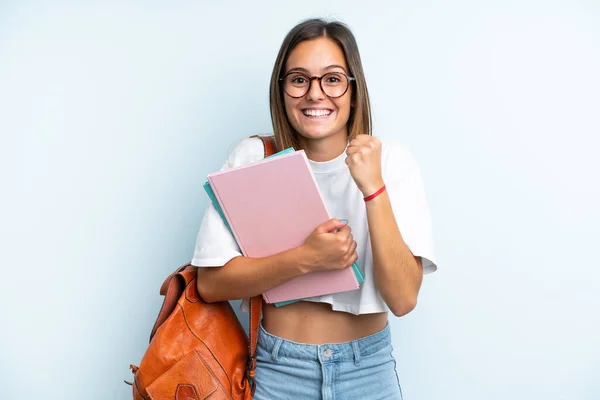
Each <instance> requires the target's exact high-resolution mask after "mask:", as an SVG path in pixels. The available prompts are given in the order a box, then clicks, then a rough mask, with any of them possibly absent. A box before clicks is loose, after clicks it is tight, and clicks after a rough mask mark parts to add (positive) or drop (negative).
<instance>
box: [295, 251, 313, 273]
mask: <svg viewBox="0 0 600 400" xmlns="http://www.w3.org/2000/svg"><path fill="white" fill-rule="evenodd" d="M290 253H291V256H292V259H293V260H294V265H295V266H296V268H297V269H298V271H299V272H300V274H301V275H304V274H308V273H310V272H312V271H313V263H311V260H312V259H313V257H311V256H310V250H309V249H308V248H307V247H306V245H305V244H302V245H300V246H298V247H296V248H294V249H292V250H290Z"/></svg>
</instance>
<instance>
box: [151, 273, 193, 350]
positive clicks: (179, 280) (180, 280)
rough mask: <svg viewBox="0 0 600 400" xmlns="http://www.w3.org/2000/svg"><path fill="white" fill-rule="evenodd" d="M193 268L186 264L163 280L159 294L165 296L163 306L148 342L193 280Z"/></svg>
mask: <svg viewBox="0 0 600 400" xmlns="http://www.w3.org/2000/svg"><path fill="white" fill-rule="evenodd" d="M195 271H196V270H195V268H194V267H193V266H192V265H191V264H190V263H187V264H185V265H183V266H181V267H179V268H177V269H176V270H175V271H174V272H173V273H172V274H171V275H169V276H168V277H167V279H165V281H164V282H163V284H162V286H161V287H160V294H161V295H162V296H165V299H164V300H163V304H162V306H161V307H160V312H159V313H158V318H156V322H154V327H153V328H152V332H150V341H152V338H153V337H154V335H155V334H156V331H157V330H158V328H159V327H160V326H161V325H162V324H163V322H165V321H166V319H167V318H169V315H171V313H172V312H173V310H174V309H175V305H176V304H177V302H178V301H179V298H180V297H181V295H182V294H183V291H184V290H185V288H186V287H187V285H188V284H189V283H190V282H191V281H192V280H193V279H194V278H195V275H196V273H195Z"/></svg>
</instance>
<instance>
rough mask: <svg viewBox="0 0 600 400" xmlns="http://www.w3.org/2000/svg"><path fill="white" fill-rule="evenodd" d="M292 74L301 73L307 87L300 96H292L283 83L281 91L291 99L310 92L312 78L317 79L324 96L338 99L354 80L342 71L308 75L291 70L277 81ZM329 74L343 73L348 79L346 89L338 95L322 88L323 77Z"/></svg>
mask: <svg viewBox="0 0 600 400" xmlns="http://www.w3.org/2000/svg"><path fill="white" fill-rule="evenodd" d="M292 74H298V75H302V76H304V77H305V78H306V79H307V80H308V88H307V89H306V93H304V94H303V95H302V96H292V95H291V94H289V93H288V92H287V91H286V90H285V85H281V88H282V89H283V91H284V92H285V94H287V95H288V96H290V97H291V98H293V99H300V98H302V97H304V96H306V95H307V94H308V92H310V87H311V86H312V82H313V81H314V80H317V81H318V82H319V87H320V88H321V91H322V92H323V93H324V94H325V96H327V97H329V98H330V99H338V98H340V97H342V96H343V95H345V94H346V92H347V91H348V88H349V87H350V82H354V81H356V78H354V77H353V76H348V75H346V74H345V73H343V72H328V73H326V74H323V75H321V76H308V75H306V74H305V73H302V72H298V71H291V72H288V73H287V74H285V75H284V76H283V77H281V78H279V82H284V81H285V78H287V77H288V76H289V75H292ZM330 74H339V75H344V76H345V77H346V79H347V80H348V84H347V85H346V90H344V93H342V94H340V95H339V96H330V95H328V94H327V92H325V90H324V89H323V77H325V76H327V75H330Z"/></svg>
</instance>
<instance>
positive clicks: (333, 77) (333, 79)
mask: <svg viewBox="0 0 600 400" xmlns="http://www.w3.org/2000/svg"><path fill="white" fill-rule="evenodd" d="M324 80H325V82H326V83H331V84H335V83H340V82H342V75H340V74H327V75H326V76H325V79H324Z"/></svg>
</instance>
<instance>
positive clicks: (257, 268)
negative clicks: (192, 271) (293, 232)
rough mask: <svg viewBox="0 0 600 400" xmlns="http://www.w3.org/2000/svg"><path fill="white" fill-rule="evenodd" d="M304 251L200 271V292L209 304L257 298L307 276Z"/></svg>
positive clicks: (235, 261)
mask: <svg viewBox="0 0 600 400" xmlns="http://www.w3.org/2000/svg"><path fill="white" fill-rule="evenodd" d="M302 251H303V250H302V248H301V247H297V248H295V249H292V250H289V251H286V252H283V253H279V254H276V255H273V256H269V257H264V258H248V257H236V258H234V259H232V260H231V261H229V262H228V263H227V264H225V265H224V266H222V267H203V268H198V281H197V285H198V292H199V293H200V295H201V296H202V298H203V299H204V300H205V301H207V302H215V301H224V300H235V299H243V298H249V297H254V296H257V295H259V294H262V293H264V292H266V291H267V290H269V289H272V288H274V287H275V286H278V285H280V284H282V283H285V282H287V281H289V280H290V279H292V278H295V277H297V276H300V275H303V274H305V273H307V272H308V269H307V268H306V266H305V265H304V264H303V263H302V261H301V260H302V259H303V258H302Z"/></svg>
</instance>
